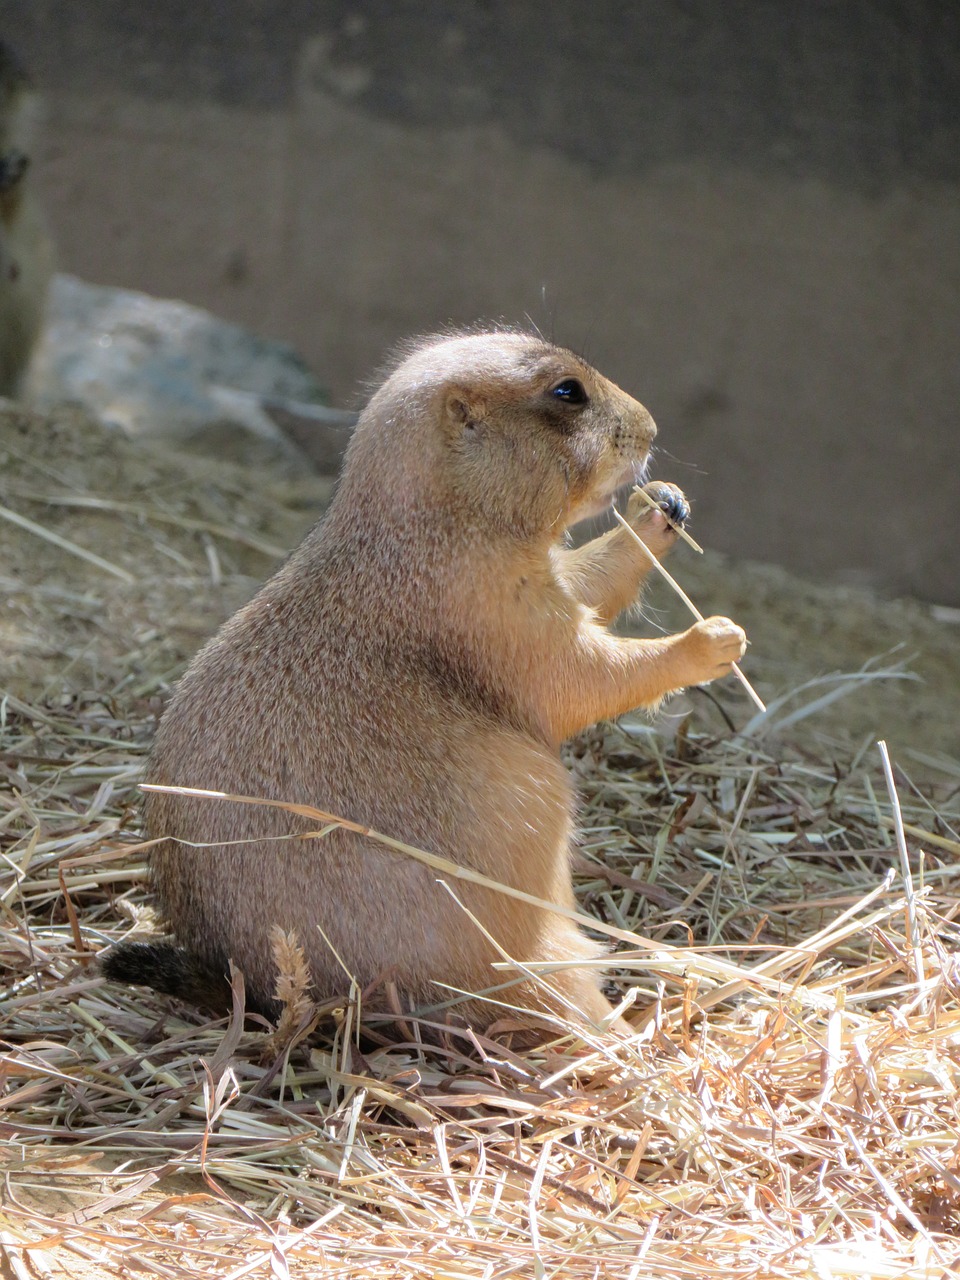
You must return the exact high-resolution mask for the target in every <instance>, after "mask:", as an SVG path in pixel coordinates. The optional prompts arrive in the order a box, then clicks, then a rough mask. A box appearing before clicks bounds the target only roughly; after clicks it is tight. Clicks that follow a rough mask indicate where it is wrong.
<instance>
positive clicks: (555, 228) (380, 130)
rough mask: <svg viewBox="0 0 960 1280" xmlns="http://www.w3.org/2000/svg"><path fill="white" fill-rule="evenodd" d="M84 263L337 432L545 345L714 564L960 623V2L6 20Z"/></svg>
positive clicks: (48, 168) (113, 7)
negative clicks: (798, 580)
mask: <svg viewBox="0 0 960 1280" xmlns="http://www.w3.org/2000/svg"><path fill="white" fill-rule="evenodd" d="M0 35H2V36H3V37H4V38H6V39H8V40H10V41H11V43H13V44H14V45H15V47H17V48H18V49H19V51H20V52H21V54H22V56H23V58H24V60H25V61H27V62H28V63H29V65H30V66H32V67H33V69H34V71H35V74H36V76H37V79H38V81H39V82H40V84H41V86H42V88H43V90H44V92H45V94H46V96H47V100H48V113H47V125H46V132H45V137H44V141H43V145H42V148H41V150H40V152H39V154H38V156H37V164H36V172H37V177H38V180H39V181H40V182H41V183H42V185H43V187H44V189H45V192H46V200H47V207H48V209H49V214H50V219H51V222H52V224H53V227H54V231H55V234H56V237H57V240H58V242H59V246H60V256H61V262H62V265H63V266H64V267H65V268H66V269H68V270H70V271H74V272H76V273H78V274H80V275H82V276H85V277H87V278H89V279H91V280H96V281H101V282H106V283H116V284H122V285H126V286H130V287H134V288H142V289H146V290H149V291H151V292H154V293H157V294H160V295H167V296H178V297H181V298H184V299H186V300H188V301H191V302H195V303H199V304H201V305H203V306H206V307H209V308H211V309H212V310H214V311H216V312H218V313H219V314H221V315H223V316H225V317H228V318H231V319H235V320H239V321H241V322H242V323H245V324H247V325H249V326H251V327H252V328H254V329H257V330H259V331H261V332H263V333H265V334H268V335H270V336H274V337H281V338H286V339H288V340H290V341H291V342H293V343H294V344H295V345H296V346H298V347H299V348H300V349H301V350H302V351H303V353H304V354H305V355H306V356H307V358H308V359H309V360H310V361H311V363H312V364H313V365H314V366H315V368H316V369H317V371H318V372H319V373H320V374H321V376H322V377H323V378H324V379H325V380H326V381H327V383H328V384H329V385H330V387H331V389H332V391H333V392H334V394H335V397H336V398H337V400H338V401H340V402H343V403H351V402H352V401H354V400H355V397H356V393H357V386H358V383H359V382H360V380H362V379H363V378H365V377H367V376H369V375H370V374H371V373H372V371H373V370H374V369H375V368H376V365H377V363H378V361H379V360H380V359H381V357H382V355H383V353H384V350H385V349H386V348H387V347H389V346H390V345H391V344H392V343H393V342H394V341H396V340H397V339H398V338H400V337H402V336H404V335H407V334H409V333H411V332H413V331H418V330H424V329H431V328H435V327H437V326H439V325H441V324H443V323H445V322H447V321H455V322H463V321H472V320H475V319H476V318H478V317H487V318H498V317H504V318H507V319H509V320H515V321H522V320H523V319H524V317H525V316H529V317H530V318H531V319H532V320H533V321H534V322H535V323H536V324H538V325H539V326H540V327H541V328H542V329H543V330H544V332H546V333H547V334H548V335H551V336H555V337H556V338H557V339H558V340H559V341H562V342H564V343H566V344H568V345H572V346H574V347H577V348H579V349H581V350H583V351H584V352H585V353H586V355H587V356H588V357H589V358H590V359H591V360H592V361H593V362H594V363H596V364H597V365H598V367H599V368H601V369H602V370H603V371H604V372H605V373H607V374H609V375H610V376H612V377H613V378H615V379H616V380H617V381H619V382H620V383H621V384H622V385H623V386H624V387H626V388H627V389H628V390H630V391H631V392H633V393H634V394H636V395H638V396H639V397H640V398H641V399H643V400H644V401H645V402H646V404H647V405H648V406H649V408H650V409H651V411H652V412H653V414H654V416H655V418H656V419H657V421H658V423H659V424H660V428H661V443H662V447H663V454H662V456H661V457H660V459H659V460H658V463H657V468H656V469H657V474H660V475H664V476H666V477H668V478H670V479H674V480H676V481H678V482H679V483H680V484H682V485H683V486H684V487H685V488H686V489H687V491H688V493H690V494H691V495H692V496H693V498H694V499H695V503H696V524H695V529H696V532H697V536H698V538H699V539H700V540H701V541H703V542H705V543H706V544H708V545H710V546H712V547H715V548H719V549H722V550H726V551H729V552H731V553H732V554H734V555H738V556H752V557H755V558H760V559H769V560H775V561H779V562H781V563H783V564H786V565H787V566H789V567H791V568H794V569H798V570H801V571H803V572H805V573H807V574H809V575H811V576H814V577H821V576H825V575H829V576H833V577H836V576H841V577H846V578H847V579H849V580H855V581H866V582H874V583H876V584H878V585H880V586H882V587H883V588H884V589H887V590H891V591H897V592H912V593H913V594H916V595H920V596H923V597H926V598H928V599H933V600H939V601H943V602H952V603H960V572H958V567H957V554H956V548H957V546H958V543H960V495H958V489H960V485H958V479H957V473H958V462H960V457H958V454H960V449H958V445H957V428H956V416H957V406H958V404H960V199H958V196H960V5H957V4H956V3H955V2H954V0H940V2H938V3H933V2H928V0H860V2H855V0H844V3H839V2H837V3H829V2H826V0H821V2H813V0H811V2H810V3H805V4H797V3H796V2H795V0H782V2H781V0H725V2H724V3H723V4H717V3H716V2H715V0H687V2H686V3H682V2H681V0H638V2H637V3H635V4H631V5H627V4H623V3H615V2H613V0H595V2H594V3H592V4H589V5H587V4H578V3H576V2H575V0H553V3H552V4H550V5H549V6H547V5H545V4H542V3H529V2H527V0H462V2H461V3H458V4H456V5H444V4H441V3H439V2H438V0H418V3H416V4H414V3H408V2H401V3H398V2H397V0H377V2H376V3H362V2H354V3H352V4H351V3H347V2H346V0H311V2H308V0H288V2H287V3H269V2H268V3H265V2H263V0H231V2H230V3H212V2H209V3H202V2H200V0H189V2H184V0H153V3H152V4H150V5H149V6H146V5H141V4H138V3H133V0H127V2H121V0H84V3H83V4H74V5H66V4H63V3H62V0H0Z"/></svg>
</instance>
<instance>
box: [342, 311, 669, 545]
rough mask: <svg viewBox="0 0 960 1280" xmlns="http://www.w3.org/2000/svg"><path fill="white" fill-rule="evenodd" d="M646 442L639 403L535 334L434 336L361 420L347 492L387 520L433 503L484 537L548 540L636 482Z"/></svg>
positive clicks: (649, 434)
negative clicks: (359, 495)
mask: <svg viewBox="0 0 960 1280" xmlns="http://www.w3.org/2000/svg"><path fill="white" fill-rule="evenodd" d="M655 435H656V426H655V425H654V422H653V419H652V418H651V416H650V414H649V413H648V412H647V410H646V409H645V408H644V407H643V405H641V404H638V402H637V401H636V400H634V399H632V398H631V397H630V396H628V395H627V394H626V393H625V392H623V391H621V390H620V388H619V387H617V386H615V385H614V384H613V383H612V382H609V381H608V380H607V379H606V378H604V377H603V376H602V375H601V374H599V373H598V372H597V371H596V369H593V368H591V366H590V365H588V364H586V363H585V362H584V361H583V360H581V359H580V357H579V356H576V355H574V354H573V353H572V352H570V351H567V350H565V349H564V348H562V347H556V346H553V345H552V344H551V343H548V342H545V341H544V340H543V339H541V338H539V337H535V336H533V335H530V334H526V333H518V332H510V331H505V332H489V333H470V334H461V335H457V336H453V337H440V338H431V339H427V340H425V341H423V342H421V343H420V344H419V345H417V346H414V347H412V348H408V354H407V356H406V359H404V360H403V361H402V363H400V364H399V365H397V366H396V367H395V368H394V370H393V372H392V373H391V374H390V376H389V377H388V378H387V379H386V381H385V382H384V383H383V385H382V386H381V387H380V388H379V389H378V390H377V392H376V393H375V394H374V396H373V398H372V399H371V401H370V403H369V405H368V407H367V409H366V411H365V412H364V413H363V415H362V416H361V419H360V422H359V424H358V426H357V430H356V433H355V436H354V439H353V441H352V442H351V446H350V449H349V451H348V453H347V458H346V467H345V475H344V487H349V488H351V489H353V490H354V491H355V490H356V488H357V487H358V486H359V487H360V488H361V489H362V490H363V492H364V494H365V497H366V498H367V500H369V501H371V502H376V503H377V506H378V507H379V508H380V509H381V511H383V513H384V514H385V515H386V514H388V513H389V512H390V510H391V509H393V510H394V511H395V512H396V514H397V515H398V516H402V514H403V512H404V510H405V511H407V512H409V511H411V510H412V509H413V508H416V509H418V510H424V511H426V512H429V509H430V508H431V507H433V508H434V509H435V510H437V512H438V513H439V512H440V511H444V512H456V513H457V514H458V515H459V516H460V517H461V518H462V519H463V520H464V521H469V523H470V524H471V526H472V527H474V528H477V529H481V530H482V529H483V528H489V529H490V531H491V532H499V533H508V534H516V535H517V536H521V537H531V536H537V535H539V534H553V535H555V534H559V533H561V532H562V531H563V530H564V529H566V528H567V527H568V526H569V525H571V524H575V523H576V522H577V521H578V520H582V519H584V518H585V517H586V516H588V515H591V514H594V513H596V512H597V511H599V510H602V509H603V507H604V506H606V505H607V504H608V503H609V501H610V499H611V497H612V496H613V494H614V492H615V491H616V490H617V489H618V488H620V486H621V485H624V484H626V483H627V482H629V481H632V480H636V479H638V478H639V475H640V472H641V469H642V467H643V465H644V463H645V461H646V458H647V455H648V453H649V450H650V445H651V442H652V441H653V438H654V436H655ZM371 486H373V487H371ZM375 489H376V490H379V492H380V498H379V499H377V497H376V493H375Z"/></svg>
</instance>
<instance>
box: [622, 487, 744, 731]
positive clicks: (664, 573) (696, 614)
mask: <svg viewBox="0 0 960 1280" xmlns="http://www.w3.org/2000/svg"><path fill="white" fill-rule="evenodd" d="M612 510H613V514H614V516H615V517H616V519H617V520H618V521H619V522H620V524H622V525H623V527H624V529H626V531H627V533H629V535H630V537H631V538H633V540H634V542H635V543H636V544H637V546H638V547H642V548H643V553H644V555H645V556H646V557H647V559H648V560H649V561H650V563H651V564H652V565H653V567H654V568H655V569H656V570H657V572H658V573H659V574H660V575H661V577H663V578H664V579H665V580H666V581H667V582H669V584H670V586H671V587H672V588H673V589H674V591H675V592H676V593H677V595H678V596H679V597H680V599H681V600H682V601H683V603H684V604H685V605H686V606H687V608H688V609H689V610H690V612H691V613H692V614H693V616H694V617H695V618H696V619H697V620H698V621H699V622H703V621H704V617H703V614H702V613H701V612H700V610H699V609H698V608H697V606H696V605H695V604H694V603H693V601H692V600H691V599H690V597H689V596H688V595H687V593H686V592H685V591H684V589H683V587H681V585H680V583H679V582H677V580H676V578H675V577H674V576H673V574H672V573H670V571H669V570H668V569H665V568H664V567H663V565H662V564H661V563H660V561H659V560H658V559H657V557H656V556H655V555H654V554H653V552H652V551H651V550H650V548H649V547H648V546H647V544H646V543H645V542H644V540H643V539H642V538H641V537H640V536H639V535H638V534H637V533H636V532H635V531H634V530H633V529H631V528H630V525H629V524H628V522H627V521H626V520H624V518H623V516H622V515H621V514H620V512H619V511H618V510H617V509H616V507H613V508H612ZM731 669H732V673H733V675H735V676H736V677H737V679H738V680H739V681H740V683H741V684H742V685H743V687H744V689H746V691H747V693H748V695H749V697H750V700H751V702H752V703H753V704H754V706H755V707H757V708H759V710H760V711H763V712H765V711H766V709H767V708H766V705H765V703H764V701H763V699H762V698H761V697H760V695H759V693H757V691H756V689H755V688H754V687H753V685H752V684H751V683H750V681H749V680H748V679H747V677H746V676H745V675H744V674H743V672H742V671H741V670H740V668H739V667H738V666H737V664H736V663H735V662H734V663H733V665H732V668H731Z"/></svg>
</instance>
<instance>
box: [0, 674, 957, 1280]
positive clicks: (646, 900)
mask: <svg viewBox="0 0 960 1280" xmlns="http://www.w3.org/2000/svg"><path fill="white" fill-rule="evenodd" d="M817 696H819V695H818V693H817V691H813V692H812V693H810V694H808V695H807V697H808V699H813V700H815V698H816V697H817ZM0 711H2V728H3V739H2V744H0V768H2V769H3V773H4V781H3V784H2V786H0V805H2V809H0V839H2V854H0V857H2V865H0V899H2V902H3V913H2V917H0V949H2V963H3V966H4V967H5V969H6V971H7V974H8V983H7V986H6V991H5V998H4V1000H3V1002H2V1004H0V1028H2V1037H3V1040H4V1044H3V1048H2V1056H0V1079H2V1082H3V1083H2V1095H0V1135H2V1136H3V1139H4V1147H3V1152H2V1157H0V1158H2V1161H3V1166H4V1168H3V1173H4V1183H3V1199H2V1205H0V1227H2V1234H0V1247H2V1252H3V1256H4V1257H5V1259H6V1266H7V1272H6V1274H8V1275H11V1276H15V1277H18V1280H19V1278H22V1277H27V1276H30V1277H33V1276H42V1275H63V1274H69V1275H73V1276H81V1277H83V1276H88V1277H93V1276H106V1275H126V1274H133V1273H134V1272H135V1271H136V1272H137V1273H142V1274H146V1275H157V1276H183V1275H186V1276H197V1277H199V1276H204V1277H208V1276H209V1277H217V1278H218V1280H240V1277H243V1276H273V1277H285V1276H317V1275H320V1274H323V1275H324V1276H327V1275H329V1276H360V1275H364V1276H369V1275H377V1276H384V1277H390V1276H397V1277H403V1276H424V1275H428V1276H435V1277H450V1278H453V1277H468V1276H469V1277H481V1276H482V1277H489V1278H490V1280H493V1278H494V1277H506V1276H522V1277H532V1276H557V1277H559V1276H562V1277H598V1276H611V1277H617V1278H618V1280H619V1278H621V1277H622V1278H624V1280H628V1278H631V1277H632V1278H634V1280H639V1278H640V1277H647V1276H658V1277H678V1278H679V1277H683V1278H684V1280H687V1278H696V1280H700V1278H702V1277H711V1276H716V1275H719V1274H723V1276H725V1277H727V1278H734V1277H735V1278H737V1280H739V1278H741V1277H744V1278H746V1277H751V1278H753V1277H800V1276H803V1277H807V1276H809V1277H818V1278H822V1277H835V1276H875V1277H921V1276H922V1277H938V1276H943V1275H946V1274H947V1273H948V1272H950V1270H951V1268H952V1267H956V1266H957V1265H960V1242H958V1239H957V1235H958V1229H960V1174H958V1172H957V1151H958V1144H960V1125H958V1116H957V1104H956V1096H957V1085H958V1082H960V1010H958V1001H957V994H958V993H957V982H956V979H957V974H958V966H957V954H958V928H957V923H956V915H957V911H958V908H960V898H958V896H957V895H958V888H960V871H958V870H957V869H956V867H955V865H954V864H955V863H956V855H957V854H958V852H960V840H958V827H960V817H958V812H957V808H958V805H957V792H958V784H960V767H958V766H956V765H952V764H951V763H950V762H949V761H947V760H945V759H944V760H941V761H940V768H939V778H940V783H939V785H937V786H935V787H934V788H933V790H932V792H930V793H929V795H926V796H925V795H923V794H921V793H920V791H919V790H918V789H916V788H915V787H914V786H913V785H912V783H911V781H910V779H909V778H908V777H906V775H904V774H903V773H902V772H900V773H899V774H898V779H897V781H898V791H899V794H900V800H901V804H902V807H903V815H904V820H905V822H906V824H907V832H908V834H907V841H908V844H909V850H910V877H911V889H912V895H913V896H911V897H910V898H909V899H908V897H907V896H906V894H905V885H904V882H903V880H902V877H901V875H900V871H899V870H898V868H899V865H900V864H899V861H898V851H897V844H896V840H895V836H894V834H893V832H892V830H891V827H892V822H893V820H894V815H893V807H892V803H891V799H890V795H889V793H888V791H887V789H886V787H885V784H884V779H883V776H882V773H881V770H880V762H879V758H878V756H877V752H876V750H875V748H874V747H873V745H872V744H870V743H868V742H864V743H863V744H862V746H861V748H859V749H858V750H856V751H854V752H852V753H851V752H850V751H849V750H845V749H841V748H837V747H831V746H830V745H829V744H824V745H821V747H820V749H819V751H817V752H814V751H812V750H810V749H805V750H800V749H798V748H797V747H795V746H793V747H790V746H787V745H785V744H784V742H783V741H778V742H776V744H775V745H771V740H770V739H767V738H763V737H760V736H757V734H756V733H753V734H751V735H749V736H743V735H740V736H737V735H731V734H725V735H723V736H722V737H715V738H712V739H708V738H706V737H705V736H704V735H703V733H702V731H701V732H698V731H696V730H695V729H694V728H693V726H692V725H691V724H684V725H682V726H681V732H680V733H679V734H678V735H676V736H675V737H671V738H664V737H661V736H657V735H656V734H652V733H650V732H648V731H646V730H644V729H643V727H642V726H640V725H638V724H632V725H631V724H630V723H629V722H628V723H627V724H626V725H625V726H621V727H613V726H605V727H603V728H600V729H597V730H595V731H594V732H592V733H590V734H587V735H585V736H584V737H582V738H581V739H579V740H578V741H577V742H576V743H575V744H574V745H573V747H572V748H571V750H570V753H569V763H570V765H571V768H572V769H573V770H574V772H575V774H576V775H577V780H578V785H579V787H580V789H581V792H582V794H583V797H584V809H583V812H582V815H581V818H582V845H581V850H580V854H579V859H578V863H577V874H578V882H579V883H578V893H579V899H580V903H581V906H582V908H583V910H584V911H585V912H586V913H587V914H588V915H590V916H593V917H595V918H597V919H599V920H601V921H604V922H606V924H607V926H609V928H610V929H611V930H620V931H623V933H624V934H627V935H634V934H635V935H636V942H635V945H634V946H633V947H631V946H629V945H627V944H622V943H621V944H620V945H619V947H618V952H617V957H616V965H615V972H616V975H617V984H618V987H619V990H620V993H621V995H622V996H624V997H627V998H632V999H633V1000H634V1001H635V1004H634V1007H633V1009H632V1010H631V1013H630V1016H631V1018H632V1019H633V1020H634V1022H635V1025H636V1027H637V1030H638V1034H637V1036H636V1038H635V1039H634V1040H633V1042H631V1043H629V1044H626V1043H623V1042H618V1041H616V1040H614V1039H612V1038H611V1037H608V1036H602V1035H597V1036H596V1037H595V1038H593V1039H591V1040H590V1041H589V1042H586V1043H585V1042H582V1041H578V1040H577V1039H576V1038H575V1037H571V1036H564V1035H563V1034H562V1033H561V1032H559V1031H558V1035H557V1038H556V1040H555V1041H553V1042H552V1043H551V1044H549V1045H548V1046H546V1047H544V1048H543V1049H541V1050H537V1051H530V1050H528V1051H525V1052H523V1053H520V1052H515V1051H514V1050H512V1049H511V1048H510V1047H509V1044H508V1043H505V1042H498V1041H496V1040H489V1039H480V1040H478V1039H476V1038H466V1037H464V1038H458V1037H455V1036H449V1037H447V1038H446V1039H445V1040H444V1041H443V1042H442V1043H441V1044H440V1045H439V1046H434V1047H430V1046H428V1045H425V1044H422V1043H420V1042H419V1041H418V1038H417V1033H418V1024H417V1023H416V1022H415V1021H413V1020H409V1021H408V1023H407V1031H408V1033H409V1039H408V1040H407V1041H406V1042H403V1043H399V1044H396V1043H394V1044H390V1043H388V1042H386V1040H385V1039H384V1037H383V1036H382V1035H381V1034H380V1029H379V1028H378V1027H377V1026H376V1025H373V1024H371V1025H370V1026H369V1027H368V1032H367V1035H366V1038H365V1039H364V1040H363V1041H362V1043H361V1044H358V1042H357V1038H356V1035H355V1032H356V1028H357V1010H356V1008H355V1007H354V1006H353V1005H347V1006H346V1007H345V1008H339V1009H337V1010H336V1011H334V1012H333V1013H332V1017H330V1018H328V1020H327V1021H326V1022H325V1023H324V1024H322V1028H325V1030H324V1029H321V1031H320V1034H319V1039H318V1040H317V1039H314V1040H313V1041H308V1040H302V1039H301V1040H298V1037H299V1036H300V1035H301V1034H302V1032H303V1030H304V1019H301V1018H300V1012H301V1011H300V1010H299V1009H298V1011H297V1014H296V1016H291V1017H290V1018H288V1019H287V1020H286V1025H285V1026H284V1027H281V1028H270V1027H267V1026H265V1025H257V1024H255V1023H252V1022H251V1023H248V1024H247V1025H246V1026H244V1025H243V1023H242V1021H241V1020H240V1019H238V1018H237V1017H236V1016H234V1018H233V1019H231V1020H229V1021H227V1022H208V1021H205V1020H204V1018H203V1017H202V1015H200V1014H197V1013H195V1012H194V1011H192V1010H190V1009H187V1008H185V1007H182V1006H180V1005H177V1004H176V1003H174V1002H171V1001H169V1000H167V999H165V998H163V997H160V996H156V995H154V994H152V993H148V992H144V991H140V990H132V989H131V990H124V989H122V988H119V987H116V986H107V985H105V984H103V983H102V981H101V980H100V979H99V978H97V977H96V976H95V973H94V971H93V966H92V964H91V957H92V955H93V953H94V952H95V951H97V950H98V949H99V948H100V947H102V946H103V945H105V944H106V943H108V942H110V941H112V940H115V939H117V938H120V937H122V936H125V935H126V934H127V933H128V931H129V930H130V929H131V928H146V927H148V926H149V907H148V906H146V905H145V904H146V898H145V886H144V864H145V851H144V849H143V848H142V847H138V846H137V844H136V809H135V804H136V789H135V781H136V776H137V771H138V769H139V767H140V764H141V762H142V756H143V752H144V750H145V746H146V743H147V741H148V740H149V738H150V736H151V733H152V728H153V723H152V718H151V716H150V715H149V714H148V712H147V711H146V710H141V711H140V712H139V713H138V714H131V712H130V709H129V708H123V709H120V708H118V707H117V706H115V705H111V704H109V703H108V702H103V701H97V700H96V699H94V698H92V697H87V698H84V697H77V698H75V699H74V700H72V701H71V702H69V703H68V704H63V703H60V704H54V705H46V706H41V705H33V706H28V705H25V704H23V703H20V702H18V701H17V700H16V699H13V698H9V697H8V698H7V699H6V700H5V701H3V703H2V705H0ZM728 714H733V715H735V716H736V717H737V718H738V719H739V720H740V722H741V723H742V722H743V721H744V720H745V719H746V718H747V715H748V714H749V712H747V711H746V710H745V707H744V705H743V704H742V703H738V704H737V705H736V707H734V709H733V711H732V712H731V711H728ZM785 714H786V712H785V710H784V709H783V708H780V709H779V710H778V709H777V708H776V707H774V708H772V711H771V716H772V717H773V718H776V717H777V716H778V715H779V716H780V717H781V718H783V716H784V715H785ZM281 856H282V855H281ZM397 856H402V855H399V854H398V855H397ZM453 887H454V888H455V886H453ZM464 927H465V928H468V927H471V926H470V924H469V922H468V921H467V920H466V919H465V922H464ZM287 967H288V968H290V969H291V970H295V958H294V959H293V960H291V961H290V963H289V964H288V965H287ZM509 977H510V966H509V965H508V964H507V965H506V966H505V968H504V972H503V979H504V981H507V980H509ZM297 988H298V983H297V981H296V977H295V974H294V976H293V978H292V979H291V992H290V998H291V1003H292V1005H293V1004H295V1002H296V1000H297V999H298V990H297ZM327 1012H328V1014H329V1013H330V1011H329V1010H328V1011H327ZM308 1020H309V1019H308V1018H307V1024H308ZM0 1270H2V1266H0Z"/></svg>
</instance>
